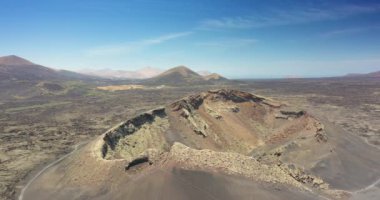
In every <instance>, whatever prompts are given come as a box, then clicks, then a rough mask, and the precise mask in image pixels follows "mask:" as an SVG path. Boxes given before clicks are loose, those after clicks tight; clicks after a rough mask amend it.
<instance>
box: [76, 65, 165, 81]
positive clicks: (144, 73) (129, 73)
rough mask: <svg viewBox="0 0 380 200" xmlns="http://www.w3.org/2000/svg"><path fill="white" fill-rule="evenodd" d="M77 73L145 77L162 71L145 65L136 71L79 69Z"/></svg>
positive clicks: (116, 76)
mask: <svg viewBox="0 0 380 200" xmlns="http://www.w3.org/2000/svg"><path fill="white" fill-rule="evenodd" d="M79 73H82V74H86V75H92V76H98V77H103V78H110V79H146V78H152V77H154V76H157V75H159V74H160V73H162V70H160V69H157V68H153V67H146V68H143V69H140V70H136V71H127V70H112V69H100V70H81V71H79Z"/></svg>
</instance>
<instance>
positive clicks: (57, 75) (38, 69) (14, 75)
mask: <svg viewBox="0 0 380 200" xmlns="http://www.w3.org/2000/svg"><path fill="white" fill-rule="evenodd" d="M73 79H83V80H88V79H94V77H91V76H86V75H83V74H79V73H75V72H71V71H67V70H55V69H51V68H48V67H44V66H42V65H38V64H35V63H33V62H30V61H28V60H26V59H24V58H21V57H18V56H15V55H10V56H3V57H0V80H2V81H4V80H73Z"/></svg>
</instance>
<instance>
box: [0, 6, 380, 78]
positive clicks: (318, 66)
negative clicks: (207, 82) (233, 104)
mask: <svg viewBox="0 0 380 200" xmlns="http://www.w3.org/2000/svg"><path fill="white" fill-rule="evenodd" d="M0 3H1V4H0V5H1V6H0V55H10V54H15V55H19V56H22V57H24V58H27V59H29V60H31V61H33V62H35V63H39V64H42V65H45V66H50V67H54V68H61V69H69V70H80V69H104V68H110V69H124V70H135V69H139V68H143V67H147V66H151V67H156V68H161V69H168V68H171V67H174V66H177V65H186V66H189V67H190V68H192V69H194V70H208V71H212V72H218V73H221V74H223V75H225V76H227V77H230V78H276V77H286V76H299V77H318V76H334V75H343V74H346V73H358V72H361V73H366V72H371V71H377V70H380V37H379V36H380V2H379V1H370V0H368V1H365V0H361V1H359V0H334V1H332V0H325V1H322V0H314V1H311V0H302V1H301V0H293V1H290V0H263V1H255V0H186V1H178V0H177V1H176V0H114V1H111V0H109V1H105V0H104V1H99V0H81V1H78V0H23V1H19V0H0Z"/></svg>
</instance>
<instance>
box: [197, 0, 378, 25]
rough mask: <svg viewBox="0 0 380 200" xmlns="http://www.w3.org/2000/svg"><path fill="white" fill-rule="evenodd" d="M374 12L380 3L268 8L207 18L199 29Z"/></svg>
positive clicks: (298, 21)
mask: <svg viewBox="0 0 380 200" xmlns="http://www.w3.org/2000/svg"><path fill="white" fill-rule="evenodd" d="M375 12H380V4H376V5H366V6H358V5H345V6H340V7H336V8H329V9H322V8H307V9H304V10H299V9H296V10H287V11H284V10H268V11H267V12H265V13H266V14H261V15H252V16H245V17H225V18H221V19H207V20H204V21H202V22H201V23H200V29H248V28H260V27H268V26H280V25H290V24H302V23H309V22H316V21H326V20H338V19H344V18H347V17H351V16H356V15H362V14H370V13H375Z"/></svg>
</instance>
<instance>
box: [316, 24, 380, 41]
mask: <svg viewBox="0 0 380 200" xmlns="http://www.w3.org/2000/svg"><path fill="white" fill-rule="evenodd" d="M379 29H380V26H366V27H354V28H344V29H338V30H332V31H328V32H325V33H322V34H321V37H323V38H333V37H338V36H342V35H354V34H358V33H364V32H368V31H372V30H379Z"/></svg>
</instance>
